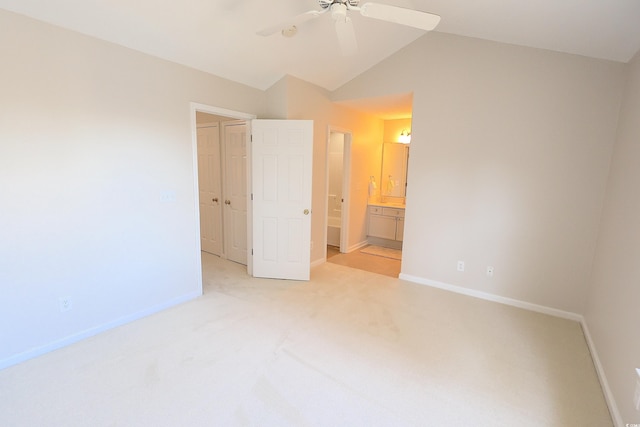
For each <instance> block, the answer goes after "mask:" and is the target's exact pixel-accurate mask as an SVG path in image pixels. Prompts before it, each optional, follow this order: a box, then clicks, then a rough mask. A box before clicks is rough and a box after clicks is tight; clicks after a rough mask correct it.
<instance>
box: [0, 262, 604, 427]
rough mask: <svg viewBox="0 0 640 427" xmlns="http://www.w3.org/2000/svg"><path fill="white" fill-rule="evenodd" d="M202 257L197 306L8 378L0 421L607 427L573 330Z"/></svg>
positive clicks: (347, 281)
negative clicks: (279, 276) (282, 276)
mask: <svg viewBox="0 0 640 427" xmlns="http://www.w3.org/2000/svg"><path fill="white" fill-rule="evenodd" d="M203 262H204V272H203V276H204V288H205V294H204V296H203V297H201V298H199V299H197V300H194V301H192V302H188V303H185V304H182V305H180V306H177V307H174V308H172V309H169V310H166V311H163V312H161V313H158V314H155V315H153V316H149V317H147V318H144V319H141V320H138V321H135V322H133V323H130V324H127V325H124V326H122V327H119V328H117V329H112V330H110V331H108V332H105V333H102V334H100V335H97V336H94V337H92V338H89V339H86V340H84V341H81V342H79V343H77V344H74V345H71V346H69V347H65V348H63V349H60V350H58V351H54V352H52V353H49V354H46V355H44V356H41V357H38V358H36V359H32V360H30V361H27V362H25V363H22V364H20V365H16V366H13V367H10V368H7V369H4V370H2V371H0V426H11V427H33V426H38V427H63V426H64V427H74V426H82V427H87V426H91V427H103V426H105V427H106V426H127V427H128V426H136V427H145V426H150V427H174V426H175V427H178V426H179V427H182V426H189V427H210V426H216V427H218V426H220V427H234V426H258V427H271V426H273V427H295V426H301V427H302V426H304V427H325V426H326V427H334V426H349V427H365V426H366V427H375V426H380V427H387V426H388V427H398V426H402V427H411V426H416V427H418V426H419V427H424V426H427V427H428V426H438V427H440V426H474V427H514V426H518V427H567V426H580V427H605V426H611V425H612V423H611V419H610V417H609V413H608V411H607V407H606V404H605V401H604V397H603V393H602V390H601V388H600V385H599V383H598V378H597V376H596V373H595V369H594V366H593V362H592V360H591V357H590V355H589V351H588V349H587V345H586V343H585V339H584V336H583V334H582V330H581V328H580V325H579V324H578V323H576V322H573V321H569V320H565V319H559V318H555V317H551V316H546V315H543V314H539V313H533V312H529V311H525V310H522V309H518V308H514V307H509V306H505V305H500V304H497V303H492V302H488V301H483V300H479V299H475V298H471V297H467V296H463V295H458V294H453V293H449V292H446V291H443V290H439V289H433V288H429V287H426V286H422V285H417V284H414V283H409V282H404V281H402V280H399V279H394V278H391V277H387V276H383V275H379V274H372V273H368V272H366V271H361V270H356V269H352V268H348V267H344V266H341V265H336V264H331V263H325V264H323V265H320V266H318V267H315V268H314V269H313V270H312V272H311V280H310V281H309V282H295V281H285V280H268V279H253V278H250V277H249V276H248V275H247V273H246V270H245V268H244V266H241V265H239V264H236V263H233V262H227V261H224V260H221V259H220V258H218V257H215V256H213V255H208V254H203ZM158 291H159V292H160V291H161V289H159V290H158ZM16 327H19V325H16ZM43 327H46V325H43Z"/></svg>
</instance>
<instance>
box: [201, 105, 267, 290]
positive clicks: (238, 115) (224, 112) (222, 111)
mask: <svg viewBox="0 0 640 427" xmlns="http://www.w3.org/2000/svg"><path fill="white" fill-rule="evenodd" d="M198 111H199V112H201V113H208V114H214V115H216V116H224V117H229V118H232V119H238V120H247V121H250V120H252V119H255V118H256V117H257V116H256V115H255V114H251V113H244V112H241V111H234V110H228V109H226V108H221V107H215V106H212V105H206V104H200V103H197V102H190V103H189V114H190V124H191V154H192V159H191V162H192V165H193V195H194V197H193V198H194V210H193V211H194V213H195V230H194V233H195V239H194V240H195V242H196V244H195V247H194V255H195V263H196V265H195V267H196V280H197V283H199V285H200V293H202V258H201V255H200V253H201V251H202V247H201V245H200V188H199V186H198V126H197V124H196V112H198ZM249 169H250V168H247V174H249V172H248V171H249ZM247 179H248V180H250V179H251V177H250V176H248V177H247ZM248 182H250V181H248ZM248 185H250V184H248ZM249 194H250V192H249ZM250 234H251V229H250V228H248V229H247V235H250ZM249 238H251V237H248V239H249Z"/></svg>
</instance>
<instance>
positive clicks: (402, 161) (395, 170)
mask: <svg viewBox="0 0 640 427" xmlns="http://www.w3.org/2000/svg"><path fill="white" fill-rule="evenodd" d="M408 161H409V145H408V144H399V143H395V142H385V143H384V144H383V146H382V176H381V177H380V178H381V179H380V195H381V196H382V197H405V195H406V189H407V164H408Z"/></svg>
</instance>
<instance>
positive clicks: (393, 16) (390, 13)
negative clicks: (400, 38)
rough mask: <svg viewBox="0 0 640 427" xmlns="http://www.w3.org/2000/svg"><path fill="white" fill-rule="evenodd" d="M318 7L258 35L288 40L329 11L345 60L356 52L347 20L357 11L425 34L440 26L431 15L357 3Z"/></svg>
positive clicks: (324, 2) (327, 1) (335, 1)
mask: <svg viewBox="0 0 640 427" xmlns="http://www.w3.org/2000/svg"><path fill="white" fill-rule="evenodd" d="M318 4H319V5H320V8H321V10H310V11H308V12H305V13H302V14H300V15H298V16H295V17H293V18H291V19H290V20H288V21H285V22H281V23H279V24H277V25H273V26H271V27H267V28H265V29H263V30H261V31H258V35H261V36H270V35H272V34H275V33H279V32H281V33H282V35H284V36H289V37H291V36H293V35H294V34H295V33H296V32H297V27H298V25H300V24H302V23H304V22H307V21H309V20H311V19H314V18H317V17H318V16H320V15H323V14H324V13H326V12H329V11H330V12H331V18H332V19H333V22H334V25H335V28H336V33H337V35H338V42H339V43H340V50H341V51H342V54H343V55H345V56H346V55H353V54H354V53H355V52H356V50H357V48H358V44H357V42H356V35H355V32H354V30H353V23H352V22H351V18H349V16H348V12H350V11H358V12H360V14H361V15H362V16H366V17H367V18H374V19H379V20H381V21H387V22H393V23H396V24H401V25H407V26H409V27H414V28H419V29H421V30H425V31H431V30H433V29H434V28H435V27H436V26H437V25H438V23H439V22H440V16H438V15H434V14H432V13H426V12H421V11H419V10H414V9H406V8H403V7H398V6H390V5H386V4H380V3H365V4H363V5H362V6H358V5H359V4H360V0H318Z"/></svg>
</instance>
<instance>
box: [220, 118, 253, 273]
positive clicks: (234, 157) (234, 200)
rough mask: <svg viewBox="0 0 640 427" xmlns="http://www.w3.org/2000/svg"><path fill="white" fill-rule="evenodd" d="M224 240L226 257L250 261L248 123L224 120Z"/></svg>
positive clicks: (237, 260) (245, 261)
mask: <svg viewBox="0 0 640 427" xmlns="http://www.w3.org/2000/svg"><path fill="white" fill-rule="evenodd" d="M222 128H223V134H224V158H225V160H224V165H225V170H224V223H225V227H224V241H225V253H226V255H227V259H229V260H231V261H235V262H238V263H240V264H245V265H246V264H247V124H246V122H244V121H242V122H235V121H234V122H223V124H222Z"/></svg>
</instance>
